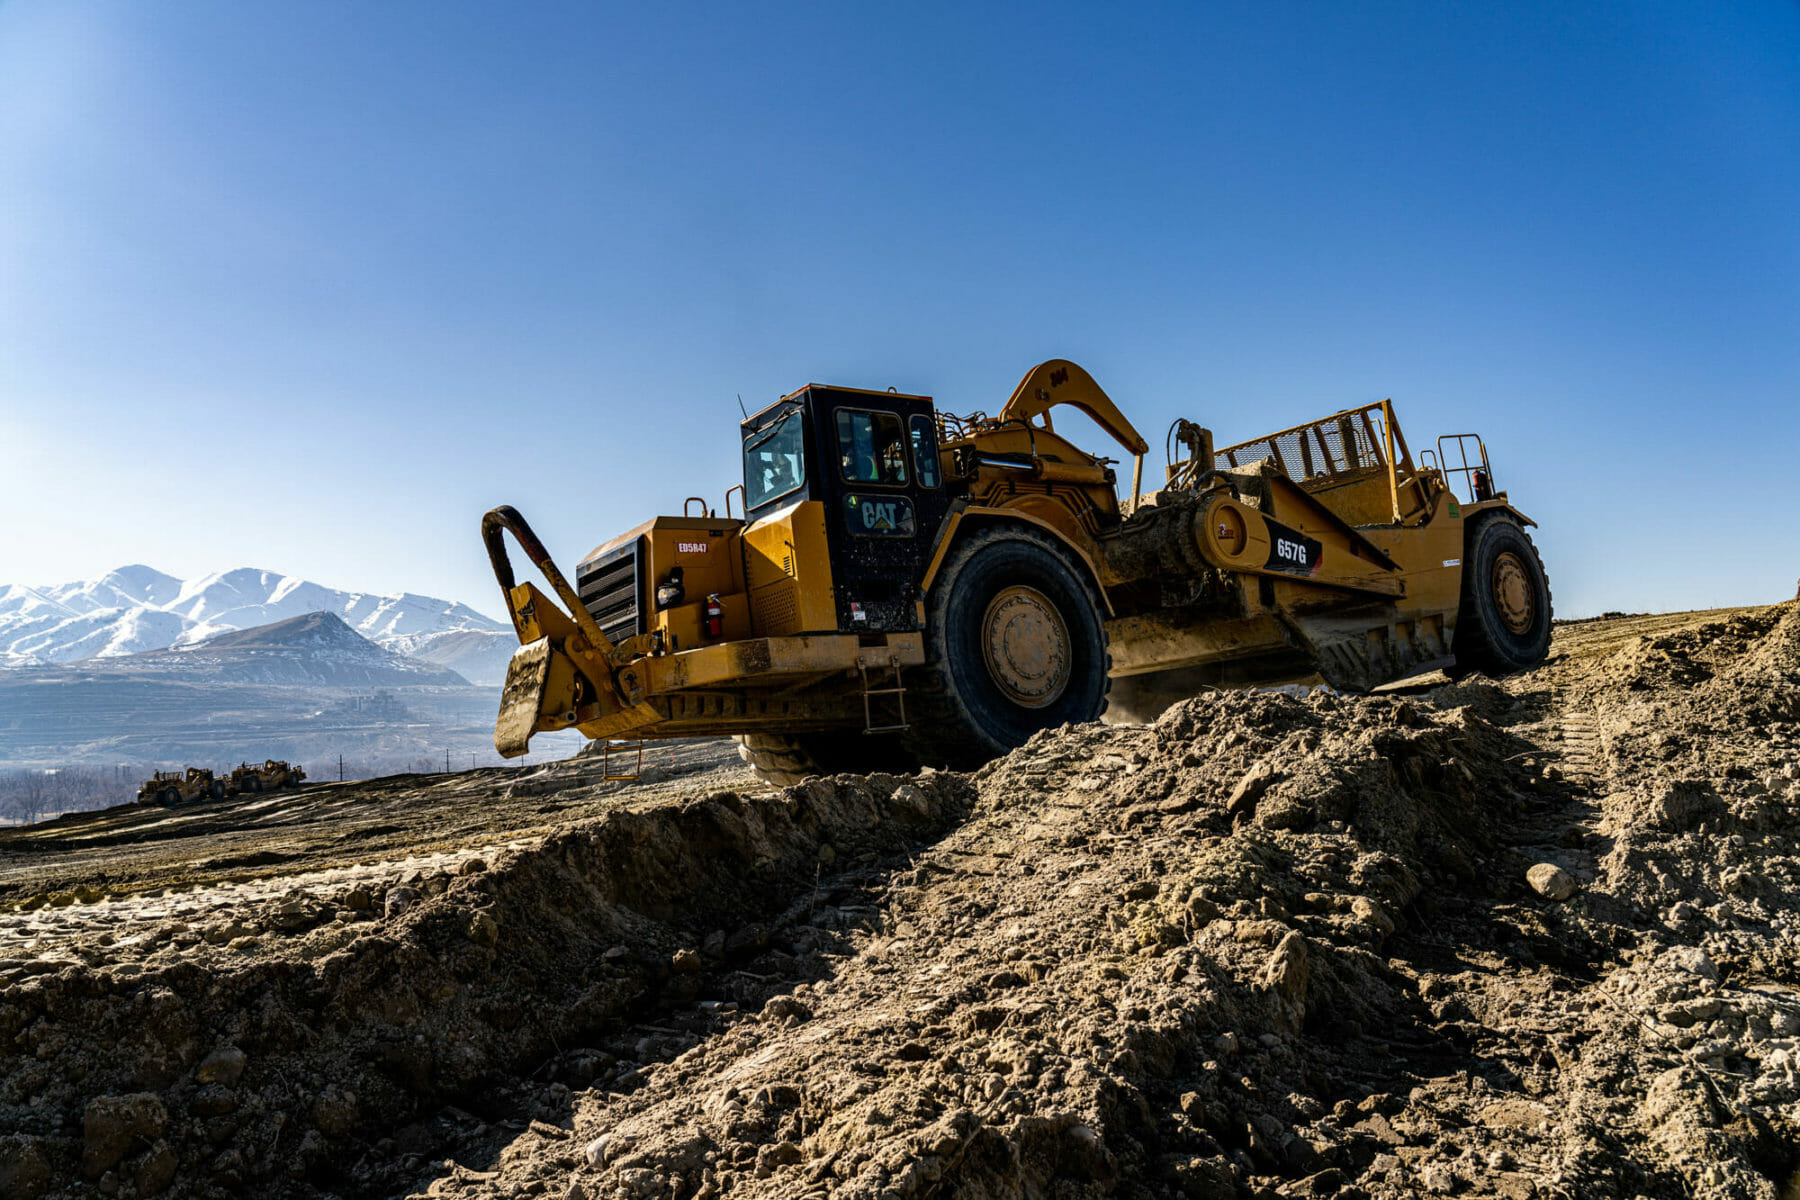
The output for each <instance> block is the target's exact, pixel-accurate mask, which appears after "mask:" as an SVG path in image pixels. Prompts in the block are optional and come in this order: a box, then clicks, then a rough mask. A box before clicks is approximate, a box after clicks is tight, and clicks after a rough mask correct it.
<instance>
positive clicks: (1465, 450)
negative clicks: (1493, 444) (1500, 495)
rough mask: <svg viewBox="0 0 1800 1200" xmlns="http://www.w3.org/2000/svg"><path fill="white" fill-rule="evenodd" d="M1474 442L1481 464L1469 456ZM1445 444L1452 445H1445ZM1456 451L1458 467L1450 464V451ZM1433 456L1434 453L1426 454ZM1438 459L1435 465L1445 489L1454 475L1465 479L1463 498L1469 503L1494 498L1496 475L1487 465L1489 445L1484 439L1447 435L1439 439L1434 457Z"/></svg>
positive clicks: (1479, 436) (1457, 434) (1475, 435)
mask: <svg viewBox="0 0 1800 1200" xmlns="http://www.w3.org/2000/svg"><path fill="white" fill-rule="evenodd" d="M1470 442H1474V443H1475V454H1476V458H1477V459H1479V461H1474V460H1471V459H1470V457H1469V443H1470ZM1445 443H1449V444H1448V445H1446V444H1445ZM1452 449H1454V450H1455V451H1456V464H1457V465H1455V466H1452V465H1451V461H1452V460H1451V458H1450V451H1451V450H1452ZM1425 453H1426V454H1431V451H1429V450H1427V451H1425ZM1432 457H1433V458H1434V459H1435V460H1436V461H1435V462H1434V463H1433V464H1432V465H1433V466H1435V467H1436V468H1437V470H1438V473H1439V474H1441V475H1442V476H1443V477H1444V483H1445V485H1446V486H1449V484H1450V478H1451V476H1453V475H1456V476H1461V477H1462V497H1463V499H1464V500H1466V501H1467V502H1468V503H1470V504H1476V503H1479V502H1480V501H1483V500H1492V499H1493V498H1494V472H1493V468H1491V467H1490V466H1488V453H1487V443H1485V442H1483V441H1482V440H1481V435H1480V434H1478V433H1446V434H1445V435H1444V436H1443V437H1441V438H1439V439H1438V440H1437V453H1436V454H1435V455H1432Z"/></svg>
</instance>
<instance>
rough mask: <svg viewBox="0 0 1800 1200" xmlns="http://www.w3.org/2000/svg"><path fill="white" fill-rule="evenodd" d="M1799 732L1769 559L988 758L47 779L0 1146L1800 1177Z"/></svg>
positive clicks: (1595, 1184)
mask: <svg viewBox="0 0 1800 1200" xmlns="http://www.w3.org/2000/svg"><path fill="white" fill-rule="evenodd" d="M1797 745H1800V613H1797V612H1796V611H1795V606H1794V605H1791V604H1790V605H1785V606H1777V607H1775V608H1769V609H1754V610H1739V611H1735V612H1728V613H1711V614H1686V615H1678V616H1672V617H1655V618H1621V619H1614V620H1607V621H1600V622H1593V623H1583V624H1577V625H1569V626H1565V627H1563V628H1562V629H1561V630H1559V634H1558V639H1557V642H1556V645H1555V647H1554V653H1553V656H1552V660H1551V661H1550V662H1549V663H1548V664H1546V665H1545V667H1543V668H1541V669H1540V670H1538V671H1536V672H1534V673H1532V674H1530V675H1527V676H1522V677H1518V678H1514V679H1509V680H1504V681H1499V682H1494V681H1484V680H1468V681H1464V682H1463V683H1462V684H1460V685H1449V684H1443V683H1440V684H1438V685H1436V686H1433V685H1431V684H1421V685H1416V686H1412V687H1408V688H1402V689H1397V690H1395V691H1392V692H1390V693H1388V694H1384V695H1379V696H1374V697H1336V696H1332V695H1328V694H1323V693H1320V694H1314V695H1312V696H1310V697H1307V698H1304V699H1300V698H1295V697H1291V696H1287V695H1280V694H1245V693H1215V694H1210V695H1207V696H1204V697H1200V698H1197V699H1195V700H1193V701H1189V702H1185V703H1183V704H1182V705H1179V706H1177V707H1176V708H1174V709H1172V710H1170V711H1169V712H1168V713H1167V714H1165V715H1164V716H1163V717H1162V718H1161V719H1160V720H1158V721H1157V722H1156V723H1154V724H1153V725H1148V726H1106V725H1093V726H1084V727H1078V728H1072V729H1065V730H1059V731H1052V732H1050V733H1047V734H1044V735H1040V736H1039V737H1038V738H1037V739H1035V740H1034V741H1033V742H1032V744H1030V745H1028V746H1026V747H1024V748H1022V749H1021V750H1019V751H1016V752H1015V753H1013V754H1012V755H1010V756H1008V757H1007V758H1006V759H1003V760H1001V761H999V762H997V763H994V764H991V765H990V766H988V767H987V768H985V769H984V770H982V771H981V772H978V773H976V774H975V775H973V776H959V775H951V774H930V773H928V774H926V775H924V776H920V777H916V778H910V779H908V778H895V777H889V776H870V777H867V778H857V777H842V778H839V779H835V780H814V781H811V782H809V783H807V784H805V785H802V786H801V787H799V788H794V789H789V790H787V791H785V792H775V791H771V790H768V789H760V788H757V787H756V786H755V785H754V784H753V782H752V781H751V780H750V778H749V777H748V776H747V775H745V774H743V773H742V772H741V771H739V770H737V769H736V768H734V767H733V766H731V765H730V763H729V760H727V759H725V758H724V757H723V755H722V754H721V752H720V750H719V748H717V747H708V746H690V747H684V748H682V749H681V750H679V751H678V752H677V756H676V758H675V759H674V760H673V761H665V762H663V763H661V764H656V760H655V758H654V757H653V759H652V762H653V765H654V769H655V772H656V773H657V775H658V778H655V779H652V780H651V781H649V782H645V783H639V784H630V785H627V784H621V783H608V782H604V781H600V780H598V779H596V778H595V775H596V774H597V772H596V769H595V765H594V764H593V763H591V762H588V761H585V760H578V761H574V762H571V763H568V764H562V765H559V766H558V767H555V768H552V769H549V770H545V771H541V772H538V773H536V774H534V775H533V776H532V777H531V778H528V779H523V780H516V779H513V778H512V777H510V776H509V775H507V774H505V773H501V772H480V773H471V774H470V775H466V776H448V777H439V778H430V777H422V778H418V779H411V780H388V781H378V782H376V783H373V784H367V785H356V786H354V787H352V786H349V785H346V786H344V787H339V788H331V789H321V790H319V791H317V792H309V793H302V794H301V796H300V797H298V798H289V799H288V800H287V801H284V802H283V803H282V804H280V805H278V806H272V807H271V808H269V809H254V808H249V807H246V806H235V807H234V806H230V805H229V802H228V805H227V806H208V807H207V808H205V809H204V810H202V809H196V810H191V811H182V812H176V813H163V812H160V811H158V812H150V813H142V812H140V813H113V814H101V815H98V816H96V817H94V818H92V819H89V820H87V821H81V820H71V821H65V822H59V823H57V824H55V825H53V826H50V827H46V828H45V829H42V830H36V831H31V832H29V833H24V834H14V835H12V836H10V837H6V838H0V955H3V956H4V957H0V1130H9V1131H12V1132H11V1133H10V1134H8V1135H6V1136H0V1194H5V1195H9V1196H10V1195H19V1196H25V1197H37V1196H61V1195H70V1196H73V1195H90V1194H105V1195H112V1196H119V1197H126V1198H131V1197H137V1196H148V1195H172V1196H173V1195H179V1196H226V1195H237V1194H244V1193H246V1192H251V1191H253V1192H255V1193H256V1194H259V1195H271V1196H324V1195H336V1196H342V1197H350V1196H371V1197H373V1196H402V1195H407V1194H410V1193H415V1192H418V1193H428V1194H433V1195H461V1196H468V1197H477V1196H480V1197H497V1196H533V1195H544V1196H552V1197H558V1198H564V1197H568V1198H582V1200H586V1198H590V1197H591V1198H599V1197H614V1196H618V1197H658V1196H674V1197H697V1196H751V1197H757V1196H766V1197H796V1196H807V1195H819V1196H827V1195H829V1196H843V1197H871V1198H873V1197H888V1196H893V1197H908V1196H910V1197H928V1196H941V1197H968V1198H974V1197H990V1196H991V1197H1001V1196H1008V1197H1011V1196H1021V1197H1022V1196H1043V1197H1090V1196H1092V1197H1100V1196H1142V1197H1163V1196H1169V1197H1177V1196H1181V1197H1194V1196H1197V1197H1211V1196H1218V1197H1228V1196H1254V1195H1282V1196H1288V1195H1339V1196H1358V1195H1366V1196H1415V1195H1420V1194H1446V1195H1449V1194H1455V1195H1471V1196H1509V1197H1529V1196H1565V1197H1578V1196H1579V1197H1587V1196H1620V1197H1633V1196H1640V1195H1642V1196H1653V1197H1688V1196H1706V1197H1768V1198H1770V1200H1774V1198H1776V1197H1785V1196H1790V1195H1795V1194H1800V1192H1797V1191H1796V1189H1795V1186H1794V1184H1793V1182H1792V1179H1793V1174H1794V1170H1795V1167H1796V1166H1797V1165H1800V1149H1797V1145H1800V1144H1797V1142H1796V1138H1795V1132H1796V1118H1797V1117H1800V1080H1797V1079H1796V1070H1797V1069H1800V991H1797V990H1796V986H1797V985H1800V966H1797V965H1796V964H1797V963H1800V957H1797V955H1796V950H1797V947H1796V943H1795V925H1794V922H1795V916H1794V914H1795V913H1796V911H1797V910H1800V905H1797V903H1796V902H1797V901H1800V894H1797V893H1800V819H1797V816H1796V811H1795V809H1796V805H1800V778H1797V777H1800V769H1797V768H1796V765H1795V763H1796V754H1795V750H1796V747H1797ZM263 800H264V802H266V801H267V798H266V797H265V798H263ZM540 810H548V811H540Z"/></svg>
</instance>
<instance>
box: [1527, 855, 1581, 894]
mask: <svg viewBox="0 0 1800 1200" xmlns="http://www.w3.org/2000/svg"><path fill="white" fill-rule="evenodd" d="M1525 882H1526V883H1529V884H1530V885H1531V890H1532V891H1534V892H1536V893H1537V894H1538V895H1540V896H1542V897H1544V898H1545V899H1547V900H1567V899H1568V898H1569V897H1570V896H1573V895H1574V894H1575V877H1574V876H1573V875H1570V874H1569V873H1568V872H1567V871H1565V870H1563V869H1562V868H1561V867H1559V866H1557V865H1556V864H1555V863H1538V864H1537V865H1536V866H1534V867H1532V868H1531V870H1529V871H1527V872H1525Z"/></svg>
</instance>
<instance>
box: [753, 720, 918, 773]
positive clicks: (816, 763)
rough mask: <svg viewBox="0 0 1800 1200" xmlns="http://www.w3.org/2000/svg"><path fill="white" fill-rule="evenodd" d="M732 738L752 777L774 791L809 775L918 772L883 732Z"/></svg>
mask: <svg viewBox="0 0 1800 1200" xmlns="http://www.w3.org/2000/svg"><path fill="white" fill-rule="evenodd" d="M732 740H733V741H735V742H736V743H737V744H738V757H739V758H742V759H743V760H744V761H745V762H746V763H748V764H749V765H750V769H751V770H752V771H754V772H756V775H757V778H759V779H761V780H763V781H764V782H766V783H772V784H774V785H775V786H776V787H792V786H793V785H794V784H796V783H799V782H800V781H801V780H802V779H807V778H810V777H811V776H814V775H867V774H869V773H870V772H872V771H886V772H888V773H889V774H892V775H906V774H910V773H912V772H914V771H917V770H918V769H919V762H918V760H917V759H915V758H914V757H913V756H912V755H911V754H908V753H907V752H906V750H905V749H904V748H902V747H901V745H900V743H899V741H898V740H897V739H896V738H895V737H894V735H893V734H889V733H880V734H863V733H859V732H857V731H855V730H844V731H843V732H840V733H813V734H793V735H790V734H779V733H747V734H739V735H737V736H735V737H734V738H733V739H732Z"/></svg>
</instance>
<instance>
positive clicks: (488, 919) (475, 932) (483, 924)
mask: <svg viewBox="0 0 1800 1200" xmlns="http://www.w3.org/2000/svg"><path fill="white" fill-rule="evenodd" d="M469 940H470V941H471V942H474V943H475V944H476V945H477V946H492V945H493V944H494V943H495V942H498V941H499V940H500V923H499V922H498V921H496V920H494V918H493V915H492V914H491V913H488V912H486V911H485V910H483V911H477V912H476V913H475V914H474V915H472V916H471V917H470V918H469Z"/></svg>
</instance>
